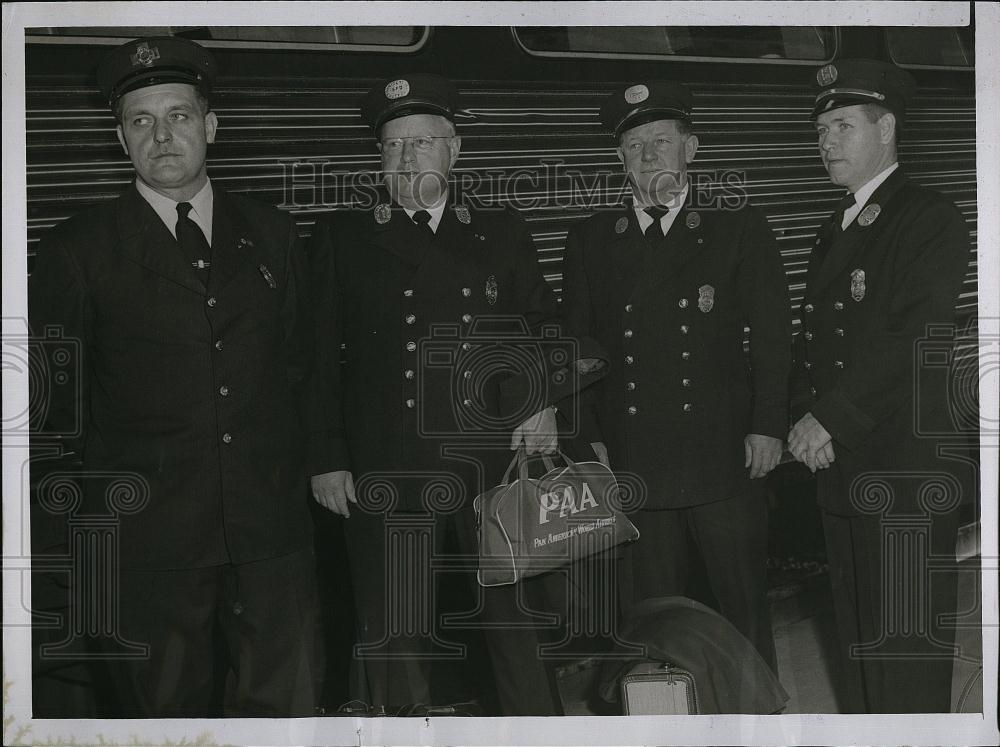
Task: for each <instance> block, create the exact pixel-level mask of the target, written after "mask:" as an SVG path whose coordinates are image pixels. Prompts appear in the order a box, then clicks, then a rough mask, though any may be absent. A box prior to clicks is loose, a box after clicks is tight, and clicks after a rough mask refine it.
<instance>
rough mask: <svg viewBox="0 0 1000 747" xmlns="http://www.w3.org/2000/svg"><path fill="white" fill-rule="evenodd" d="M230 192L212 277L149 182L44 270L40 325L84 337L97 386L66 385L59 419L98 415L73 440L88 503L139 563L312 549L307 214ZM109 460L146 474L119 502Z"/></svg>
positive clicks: (198, 564)
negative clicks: (307, 455) (299, 232)
mask: <svg viewBox="0 0 1000 747" xmlns="http://www.w3.org/2000/svg"><path fill="white" fill-rule="evenodd" d="M214 205H215V207H214V219H213V229H212V230H213V241H212V244H213V258H212V268H211V276H210V279H209V284H208V287H207V288H206V287H205V285H204V284H203V281H202V279H201V278H199V277H198V276H197V275H196V271H195V270H194V269H193V268H191V267H190V266H188V265H187V263H186V261H185V259H184V258H183V257H182V253H181V252H180V251H179V249H178V246H177V244H176V242H175V240H174V238H173V236H172V235H171V233H170V231H169V229H168V228H167V227H166V226H165V225H164V224H163V221H161V220H160V218H159V217H158V216H157V214H156V212H155V211H154V210H153V208H152V207H151V206H150V205H149V203H147V202H146V200H145V199H143V198H142V197H141V196H140V195H139V193H138V192H137V191H136V189H135V186H134V185H133V186H132V187H130V188H129V189H128V190H127V191H126V192H125V193H124V194H123V195H122V196H121V197H119V198H118V199H115V200H112V201H110V202H107V203H106V204H103V205H101V206H99V207H97V208H95V209H93V210H90V211H86V212H84V213H81V214H80V215H77V216H75V217H74V218H72V219H70V220H68V221H66V222H65V223H63V224H62V225H61V226H59V228H58V229H56V230H55V231H54V232H53V233H52V235H50V236H49V237H48V238H47V239H46V240H45V241H44V242H43V245H42V247H41V248H40V250H39V254H38V261H37V266H36V268H35V271H34V273H33V274H32V276H31V279H30V283H29V316H30V321H31V324H32V327H33V329H35V330H37V333H38V334H39V335H42V334H45V330H46V328H50V329H58V330H61V332H62V334H63V335H64V336H65V337H67V338H70V339H74V340H77V341H79V345H80V350H81V353H82V356H81V360H80V364H81V372H82V382H83V387H82V389H81V391H80V393H79V394H78V393H77V392H76V391H75V390H73V389H72V388H71V387H63V388H60V387H51V388H50V390H49V391H50V396H51V397H52V399H51V400H50V401H49V402H48V416H49V422H62V423H63V424H65V423H68V422H70V421H72V420H73V419H74V417H75V415H73V413H79V415H80V417H82V429H81V435H80V437H79V438H75V439H70V440H68V441H67V442H66V446H67V447H68V448H70V449H72V450H74V451H76V452H77V453H78V454H80V455H82V460H83V469H84V472H83V475H82V477H81V479H82V480H83V504H82V507H81V508H80V511H81V512H82V513H91V514H104V515H109V514H110V515H114V514H116V513H117V516H118V538H119V543H120V559H121V563H122V567H123V568H125V569H129V570H150V569H157V570H168V569H192V568H203V567H207V566H213V565H220V564H224V563H230V562H231V563H235V564H242V563H248V562H251V561H257V560H262V559H266V558H273V557H277V556H279V555H285V554H288V553H291V552H294V551H296V550H300V549H303V548H307V547H309V546H310V545H311V538H312V529H311V522H310V518H309V513H308V503H307V501H308V492H307V489H306V486H307V474H306V472H305V468H304V464H303V460H302V453H303V445H304V438H303V434H304V431H303V421H302V417H301V415H302V412H301V394H302V388H303V386H304V384H305V380H306V376H307V368H308V365H309V354H308V351H309V344H310V343H311V339H310V334H309V331H308V330H309V328H308V325H307V323H306V322H307V316H306V315H307V311H308V305H307V302H306V298H305V295H304V293H303V291H304V288H303V277H302V267H303V263H302V259H301V258H300V257H299V254H298V252H297V251H296V250H295V247H296V234H295V227H294V225H293V223H292V222H291V220H289V218H288V217H287V216H285V215H283V214H281V213H279V212H278V211H276V210H275V209H273V208H271V207H265V206H263V205H258V204H255V203H253V202H251V201H249V200H247V199H245V198H242V197H238V196H233V195H226V194H224V193H222V192H221V190H219V189H215V197H214ZM60 427H61V426H60ZM99 473H106V474H107V473H111V474H123V475H124V477H125V478H126V481H127V482H128V481H130V480H131V481H132V484H133V485H139V486H143V485H144V486H146V487H136V488H135V490H134V492H133V493H132V494H131V495H128V491H126V492H125V493H119V494H118V497H117V498H115V497H114V495H115V490H114V488H113V486H111V485H110V482H111V481H109V480H108V479H102V478H101V477H100V474H99ZM147 488H148V493H147V494H146V495H145V496H144V495H143V494H144V493H146V491H147ZM144 501H145V503H144Z"/></svg>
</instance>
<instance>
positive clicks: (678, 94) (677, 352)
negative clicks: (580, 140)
mask: <svg viewBox="0 0 1000 747" xmlns="http://www.w3.org/2000/svg"><path fill="white" fill-rule="evenodd" d="M601 115H602V119H603V121H604V124H605V125H606V126H607V128H608V129H609V130H610V131H611V132H612V133H613V134H614V137H615V139H616V141H617V145H618V157H619V158H620V159H621V161H622V163H623V164H624V166H625V170H626V172H627V173H628V178H629V181H630V183H631V187H632V193H633V197H634V201H633V203H632V204H631V205H624V206H622V207H620V208H618V209H616V210H611V211H607V212H602V213H599V214H597V215H594V216H593V217H591V218H589V219H588V220H586V221H585V222H584V223H583V224H581V225H579V226H576V227H575V228H574V229H573V230H571V231H570V235H569V240H568V242H567V247H566V266H565V280H564V288H565V291H564V298H563V305H564V314H565V316H566V323H567V329H568V331H569V332H570V333H571V334H574V335H579V336H587V335H589V336H592V337H594V338H596V339H597V341H598V342H599V343H600V344H601V345H602V346H603V347H604V348H605V349H606V350H607V351H608V353H609V358H610V360H611V361H612V370H611V372H610V373H609V374H608V376H607V378H606V379H605V380H604V381H603V382H601V383H600V384H598V385H596V386H595V387H594V388H593V391H594V392H595V394H596V395H597V396H595V397H592V398H591V399H592V401H591V403H590V405H589V406H588V407H585V408H584V412H582V413H581V418H582V422H581V424H580V432H581V433H582V434H584V436H585V437H589V440H590V442H592V443H593V445H594V450H595V452H596V453H597V454H598V456H599V457H600V458H601V459H602V460H608V461H609V462H610V466H611V467H612V468H613V469H615V470H622V471H629V472H633V473H635V474H636V475H638V477H639V478H641V479H642V480H643V481H644V482H645V485H646V491H647V495H646V498H645V504H644V505H643V506H642V508H641V510H639V511H637V512H636V513H634V514H632V518H633V521H634V522H635V524H636V527H637V528H638V529H639V533H640V538H639V540H638V542H636V543H634V545H632V546H631V547H629V548H627V549H626V552H625V558H624V560H625V562H624V563H623V571H624V572H623V573H622V574H621V582H620V587H621V588H620V594H621V598H622V603H623V608H624V610H625V611H626V612H628V611H629V610H631V609H632V608H634V607H635V606H636V605H637V604H638V603H639V602H640V601H642V600H643V599H648V598H650V597H658V596H670V595H683V594H685V592H686V591H687V588H688V587H687V581H688V573H687V559H688V540H689V539H693V540H694V542H695V545H696V547H697V549H698V550H699V551H700V554H701V557H702V558H703V559H704V562H705V567H706V569H707V572H708V579H709V582H710V584H711V587H712V591H713V593H714V594H715V597H716V598H717V600H718V602H719V604H720V606H721V611H722V613H723V614H724V615H725V616H726V617H727V618H728V619H729V620H730V621H731V622H732V623H733V624H734V625H735V626H736V628H737V629H738V630H739V631H740V632H742V633H743V634H744V635H745V636H746V637H747V638H748V639H749V640H750V641H751V642H753V644H754V645H755V646H756V647H757V650H758V651H759V652H760V653H761V655H762V656H763V657H764V659H765V660H766V661H767V662H768V663H769V664H770V665H771V667H772V668H774V666H775V657H774V641H773V638H772V635H771V626H770V618H769V614H768V608H767V598H766V591H767V587H766V572H765V571H766V569H765V563H766V550H767V506H766V498H765V495H764V485H763V480H761V479H759V478H762V477H764V476H765V475H766V474H767V473H768V472H769V471H770V470H771V469H772V468H773V467H774V466H775V464H777V462H778V459H779V457H780V454H781V438H782V436H784V433H785V430H786V423H787V418H788V416H787V408H786V402H787V391H788V371H789V367H790V362H791V349H790V348H791V324H790V311H789V305H788V301H787V289H786V285H785V276H784V273H783V272H782V268H781V262H780V257H779V255H778V251H777V248H776V246H775V241H774V237H773V236H772V234H771V232H770V230H769V229H768V227H767V223H766V222H765V220H764V217H763V216H762V215H761V214H760V213H759V212H757V211H756V210H754V209H753V208H751V207H749V206H747V205H746V204H743V205H741V206H739V207H738V209H732V208H729V209H726V208H725V206H722V205H711V204H710V203H709V202H707V201H704V200H699V198H698V195H696V194H695V192H694V190H693V189H691V186H690V184H689V181H688V174H687V166H688V164H689V163H690V162H691V161H692V160H693V159H694V156H695V152H696V151H697V148H698V138H697V136H696V135H694V134H693V133H692V132H691V129H690V117H691V95H690V93H689V91H688V90H687V89H686V88H685V87H683V86H681V85H677V84H674V83H670V82H666V81H655V80H653V81H646V82H643V83H636V84H635V85H632V86H629V87H628V88H626V89H624V90H622V91H616V92H615V93H614V94H612V95H611V96H610V97H609V98H608V99H607V101H606V103H605V105H604V107H603V108H602V111H601ZM702 205H706V206H707V207H703V206H702ZM744 325H749V326H750V357H749V360H748V359H747V356H746V355H745V353H744V348H743V344H744ZM586 398H587V397H586V394H585V396H584V400H586Z"/></svg>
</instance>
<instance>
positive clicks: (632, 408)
mask: <svg viewBox="0 0 1000 747" xmlns="http://www.w3.org/2000/svg"><path fill="white" fill-rule="evenodd" d="M637 412H639V408H638V407H636V406H635V405H630V406H629V408H628V414H629V415H635V414H636V413H637Z"/></svg>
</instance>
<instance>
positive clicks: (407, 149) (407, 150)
mask: <svg viewBox="0 0 1000 747" xmlns="http://www.w3.org/2000/svg"><path fill="white" fill-rule="evenodd" d="M400 158H401V159H402V160H403V161H405V162H406V163H410V162H412V161H414V160H415V159H416V151H415V150H414V148H413V141H412V140H404V141H403V151H402V153H401V154H400Z"/></svg>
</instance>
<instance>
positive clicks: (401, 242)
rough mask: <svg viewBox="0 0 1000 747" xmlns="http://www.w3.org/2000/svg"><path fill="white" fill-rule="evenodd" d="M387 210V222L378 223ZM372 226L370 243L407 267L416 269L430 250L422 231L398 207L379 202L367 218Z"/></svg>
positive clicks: (390, 203)
mask: <svg viewBox="0 0 1000 747" xmlns="http://www.w3.org/2000/svg"><path fill="white" fill-rule="evenodd" d="M386 209H388V210H389V213H388V218H389V219H388V220H387V221H385V222H384V223H380V222H379V220H378V218H379V217H381V216H384V215H385V213H384V212H382V211H384V210H386ZM368 220H371V221H372V223H373V224H374V229H373V237H372V241H373V242H374V243H375V245H376V246H378V247H380V248H381V249H384V250H385V251H387V252H389V253H391V254H394V255H396V256H397V257H399V258H400V259H401V260H403V261H404V262H406V264H408V265H412V266H414V267H417V266H419V265H420V263H421V262H423V261H424V257H425V256H427V251H428V249H430V241H429V239H428V237H427V235H426V234H425V233H424V231H423V229H422V228H420V227H419V226H417V225H416V224H415V223H414V222H413V221H412V220H410V217H409V216H408V215H407V214H406V211H405V210H403V208H401V207H400V206H399V205H397V204H396V203H394V202H381V203H379V205H378V206H377V207H376V208H375V210H374V211H373V212H372V213H371V215H370V216H369V217H368Z"/></svg>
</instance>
